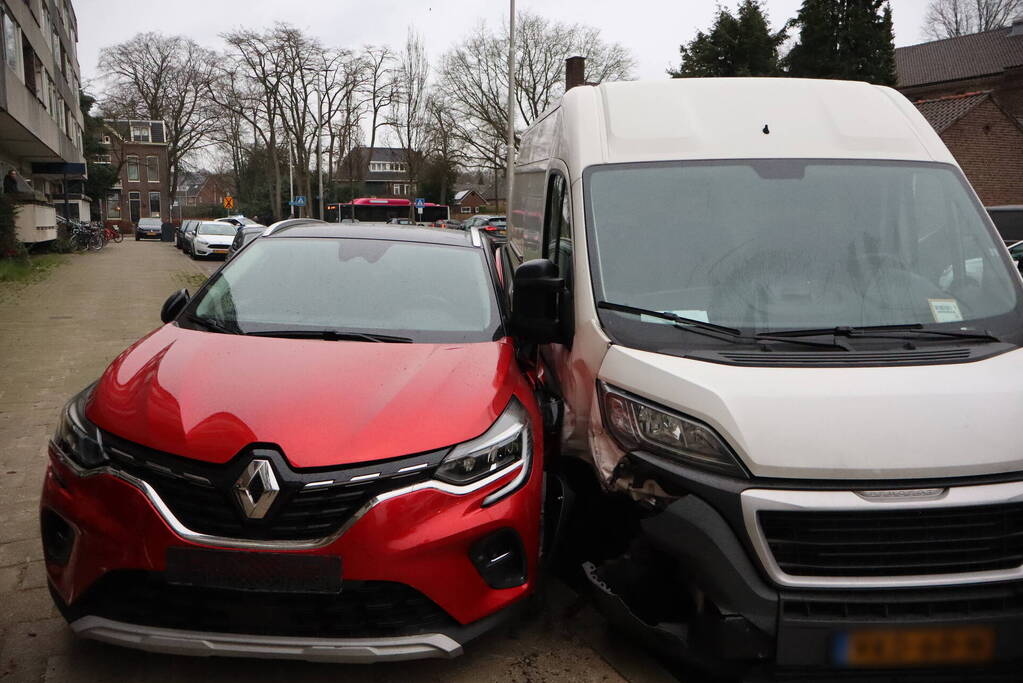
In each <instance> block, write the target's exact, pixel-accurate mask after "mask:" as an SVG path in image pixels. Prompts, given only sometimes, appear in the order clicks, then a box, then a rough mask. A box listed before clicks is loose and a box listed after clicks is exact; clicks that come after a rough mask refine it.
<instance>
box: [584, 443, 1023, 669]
mask: <svg viewBox="0 0 1023 683" xmlns="http://www.w3.org/2000/svg"><path fill="white" fill-rule="evenodd" d="M629 461H630V462H629V465H630V467H631V468H632V469H633V471H634V473H635V474H636V475H637V477H638V479H640V480H642V479H644V478H650V479H654V480H656V481H657V482H658V484H660V485H661V486H662V488H665V489H666V490H669V491H672V492H673V493H675V494H677V495H679V498H678V499H677V500H675V501H674V502H672V503H670V504H669V505H667V506H666V507H664V508H662V509H661V510H660V511H659V512H657V513H655V514H653V515H650V516H647V517H645V518H644V519H643V520H642V521H641V523H640V527H641V530H642V533H641V537H642V540H643V541H644V542H646V543H647V544H649V545H650V546H652V547H653V548H655V549H656V550H657V551H659V552H660V553H663V555H665V556H667V557H668V558H670V559H671V560H672V561H673V563H674V565H675V567H676V570H677V575H678V580H679V584H680V585H686V586H688V587H691V588H695V589H696V590H697V591H698V592H699V593H700V594H701V595H703V596H705V597H706V599H707V600H708V601H709V603H712V604H713V607H712V608H710V609H707V608H706V606H705V607H704V610H703V612H702V613H701V614H698V615H696V616H691V617H687V618H684V619H682V620H680V624H676V625H674V626H673V627H670V628H667V629H666V628H665V625H663V624H662V625H652V624H639V623H638V622H637V619H636V617H635V615H634V614H632V613H631V611H630V610H629V607H628V605H627V604H626V601H625V600H622V599H621V598H619V597H618V596H617V595H615V590H614V588H615V587H614V586H609V585H602V583H601V581H600V578H599V570H598V571H597V572H595V573H591V581H593V583H594V584H595V585H596V587H597V589H598V594H600V595H599V599H600V601H601V602H602V607H603V611H604V612H605V613H611V616H612V618H613V619H617V620H618V621H619V622H621V623H625V622H629V621H631V622H632V628H633V630H636V629H638V630H641V631H642V630H646V631H647V632H648V635H652V636H653V637H654V638H655V639H656V640H659V641H660V642H661V643H662V644H665V643H667V642H668V640H667V639H666V634H667V633H674V634H676V635H679V636H680V637H677V638H676V639H675V640H674V642H673V643H672V644H671V647H673V648H675V652H674V653H675V654H680V653H681V651H682V650H685V651H687V653H688V654H691V655H692V657H691V658H693V659H696V660H703V661H731V662H738V661H745V662H757V661H759V662H763V663H769V664H770V665H772V666H778V667H795V668H804V667H814V668H818V667H827V668H834V667H843V666H846V663H847V662H846V655H847V653H846V652H845V651H843V650H842V647H843V644H844V643H846V642H847V639H848V638H849V637H850V636H851V635H852V634H857V633H862V632H865V631H882V630H888V631H906V630H915V631H920V630H928V629H942V628H958V627H980V628H983V629H990V630H991V631H993V633H994V634H995V636H994V637H995V640H994V645H993V651H992V652H991V653H990V657H989V659H990V661H991V662H1005V661H1009V660H1017V659H1019V658H1021V657H1023V652H1021V651H1020V649H1019V646H1018V644H1019V643H1020V642H1023V581H1019V580H1006V581H996V582H985V583H959V584H957V585H949V584H952V583H953V582H949V583H948V584H944V585H942V584H940V583H937V582H935V583H934V584H933V585H930V586H912V587H898V586H893V587H879V586H871V587H869V588H856V587H848V586H847V587H840V588H819V587H813V588H804V587H792V586H784V585H780V584H779V583H777V582H775V581H773V580H772V579H771V574H770V572H769V571H768V569H767V568H766V567H765V566H764V565H763V563H762V562H761V560H760V558H759V557H758V555H757V552H756V551H755V549H754V543H753V540H752V539H751V537H750V536H751V534H750V533H749V532H748V531H747V526H746V524H745V521H744V517H743V510H742V502H741V498H742V491H743V490H744V489H745V488H747V487H749V488H753V487H755V483H753V482H740V481H739V480H734V479H729V478H726V477H721V476H719V475H713V474H707V473H704V472H699V471H697V470H693V469H691V468H684V467H681V466H678V465H676V464H674V463H667V462H665V461H664V460H662V459H660V458H657V457H655V456H649V455H647V454H643V453H633V454H630V456H629Z"/></svg>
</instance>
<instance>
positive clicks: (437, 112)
mask: <svg viewBox="0 0 1023 683" xmlns="http://www.w3.org/2000/svg"><path fill="white" fill-rule="evenodd" d="M426 111H427V116H428V121H429V124H428V125H429V136H428V139H427V149H426V152H427V155H428V157H429V160H430V162H432V163H433V164H434V166H435V168H436V169H437V171H438V177H439V178H440V192H439V194H440V202H441V203H442V204H444V203H446V202H447V198H448V193H449V192H450V190H451V188H450V187H449V186H448V180H449V179H450V178H454V177H456V176H457V174H458V169H459V168H460V167H461V166H462V165H464V164H465V163H466V161H467V159H466V156H465V152H464V149H465V148H464V145H463V144H462V143H461V140H460V138H459V136H458V120H457V118H456V115H455V112H454V111H452V109H451V108H450V107H448V106H447V104H446V103H445V102H444V101H443V100H442V99H441V98H440V97H438V96H437V95H436V94H433V95H432V96H431V97H430V98H429V99H428V100H427V103H426Z"/></svg>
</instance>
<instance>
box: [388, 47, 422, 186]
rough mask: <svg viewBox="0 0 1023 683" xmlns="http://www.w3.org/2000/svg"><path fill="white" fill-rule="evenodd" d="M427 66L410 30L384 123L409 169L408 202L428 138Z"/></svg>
mask: <svg viewBox="0 0 1023 683" xmlns="http://www.w3.org/2000/svg"><path fill="white" fill-rule="evenodd" d="M429 76H430V63H429V60H428V59H427V57H426V50H425V49H424V47H423V41H422V39H421V38H420V37H419V35H418V34H416V33H415V32H414V31H412V29H409V32H408V36H407V38H406V39H405V48H404V50H402V52H401V55H400V58H399V60H398V67H397V69H395V72H394V95H393V100H392V102H391V106H390V108H389V110H388V112H387V123H388V125H389V126H390V128H391V130H392V131H393V132H394V135H395V138H397V140H398V145H399V146H400V147H401V151H402V157H403V161H404V162H405V164H406V165H407V167H408V175H409V181H410V182H409V199H412V196H413V192H414V189H413V188H415V185H416V183H417V182H418V181H419V179H420V176H421V175H422V169H423V166H424V163H425V160H426V151H427V145H428V142H429V137H430V112H429V110H428V108H427V102H428V93H427V80H428V79H429Z"/></svg>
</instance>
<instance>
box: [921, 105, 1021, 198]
mask: <svg viewBox="0 0 1023 683" xmlns="http://www.w3.org/2000/svg"><path fill="white" fill-rule="evenodd" d="M915 104H916V106H917V108H918V109H919V110H920V112H921V113H922V114H923V115H924V117H925V118H926V119H927V120H928V121H929V122H930V124H931V125H932V126H934V130H936V131H937V132H938V134H939V135H940V136H941V139H942V140H943V141H944V142H945V144H946V145H947V146H948V149H949V151H951V152H952V155H953V156H954V157H955V158H956V161H958V162H959V165H960V166H962V168H963V173H965V174H966V177H967V178H969V179H970V183H971V184H972V185H973V187H974V189H976V190H977V194H978V195H980V200H981V201H982V202H983V203H984V204H985V205H986V206H999V205H1004V204H1023V125H1021V124H1020V122H1019V121H1017V120H1016V119H1015V118H1014V117H1013V116H1011V115H1009V113H1008V112H1006V111H1005V109H1004V108H1003V107H1002V106H1001V105H1000V104H999V103H998V102H997V100H995V99H994V97H993V96H992V93H991V91H983V92H975V93H965V94H962V95H949V96H947V97H941V98H936V99H931V100H917V102H916V103H915Z"/></svg>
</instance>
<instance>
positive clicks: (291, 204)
mask: <svg viewBox="0 0 1023 683" xmlns="http://www.w3.org/2000/svg"><path fill="white" fill-rule="evenodd" d="M288 194H289V195H290V197H291V198H290V199H289V200H288V208H289V209H291V217H292V218H294V217H295V158H294V154H293V153H292V149H291V137H290V136H289V137H288Z"/></svg>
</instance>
